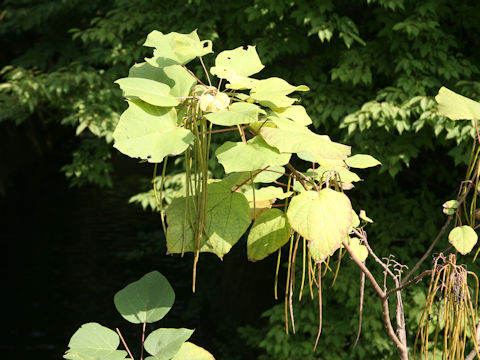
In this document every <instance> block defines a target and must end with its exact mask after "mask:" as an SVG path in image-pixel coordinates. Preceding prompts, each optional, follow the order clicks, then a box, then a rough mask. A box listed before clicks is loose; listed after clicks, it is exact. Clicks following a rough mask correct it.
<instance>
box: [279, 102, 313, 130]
mask: <svg viewBox="0 0 480 360" xmlns="http://www.w3.org/2000/svg"><path fill="white" fill-rule="evenodd" d="M272 110H274V111H275V112H276V113H277V114H279V115H282V116H285V117H286V118H287V119H290V120H293V121H295V122H297V123H299V124H301V125H305V126H306V125H310V124H311V123H312V119H310V116H308V114H307V111H306V110H305V108H304V107H303V106H302V105H292V106H289V107H286V108H274V109H272Z"/></svg>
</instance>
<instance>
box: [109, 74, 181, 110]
mask: <svg viewBox="0 0 480 360" xmlns="http://www.w3.org/2000/svg"><path fill="white" fill-rule="evenodd" d="M115 83H117V84H118V85H120V88H121V89H122V90H123V93H124V95H125V97H127V98H129V99H141V100H143V101H145V102H146V103H149V104H151V105H157V106H166V107H168V106H177V105H178V104H179V102H178V100H177V99H175V98H174V97H173V96H171V95H170V87H169V86H168V85H166V84H162V83H161V82H158V81H155V80H150V79H144V78H134V77H128V78H123V79H118V80H117V81H115Z"/></svg>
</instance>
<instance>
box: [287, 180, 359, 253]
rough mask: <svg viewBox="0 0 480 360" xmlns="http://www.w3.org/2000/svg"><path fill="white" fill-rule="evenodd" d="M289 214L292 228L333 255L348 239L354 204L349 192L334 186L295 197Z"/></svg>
mask: <svg viewBox="0 0 480 360" xmlns="http://www.w3.org/2000/svg"><path fill="white" fill-rule="evenodd" d="M287 216H288V220H289V222H290V224H291V226H292V228H293V229H294V230H295V231H296V232H297V233H299V234H300V235H301V236H303V237H305V238H306V239H307V240H311V243H310V246H311V247H314V248H316V249H317V250H318V251H319V252H321V253H322V254H324V256H329V255H332V254H333V253H334V252H335V251H336V250H337V249H338V248H339V247H340V245H341V243H342V241H343V240H345V239H346V236H347V233H348V231H349V230H350V228H351V225H352V206H351V204H350V200H349V199H348V197H347V196H346V195H345V194H343V193H340V192H336V191H334V190H332V189H327V188H326V189H322V190H320V191H319V192H316V191H305V192H303V193H301V194H299V195H297V196H294V197H293V198H292V200H291V201H290V205H289V207H288V210H287Z"/></svg>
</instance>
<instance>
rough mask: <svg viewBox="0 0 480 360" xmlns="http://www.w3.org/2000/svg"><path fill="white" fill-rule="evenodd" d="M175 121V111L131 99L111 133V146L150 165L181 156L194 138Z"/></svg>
mask: <svg viewBox="0 0 480 360" xmlns="http://www.w3.org/2000/svg"><path fill="white" fill-rule="evenodd" d="M176 121H177V115H176V111H175V109H174V108H159V107H156V106H152V105H149V104H147V103H144V102H142V101H138V100H131V101H129V102H128V109H127V110H126V111H125V112H124V113H123V114H122V116H121V117H120V121H119V123H118V125H117V127H116V128H115V131H114V133H113V138H114V140H115V144H114V146H115V147H116V148H117V149H118V150H119V151H120V152H122V153H124V154H125V155H128V156H130V157H134V158H137V157H138V158H140V159H143V160H147V161H149V162H153V163H155V162H161V161H162V160H163V158H164V157H165V156H167V155H170V154H172V155H178V154H181V153H182V152H184V151H185V149H186V148H187V147H188V145H189V144H191V143H192V142H193V139H194V136H193V134H192V133H191V132H190V130H187V129H185V128H182V127H177V126H176Z"/></svg>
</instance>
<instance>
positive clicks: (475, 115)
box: [435, 87, 480, 120]
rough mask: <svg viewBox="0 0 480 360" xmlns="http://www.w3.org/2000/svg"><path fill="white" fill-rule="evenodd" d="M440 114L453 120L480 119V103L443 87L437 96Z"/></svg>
mask: <svg viewBox="0 0 480 360" xmlns="http://www.w3.org/2000/svg"><path fill="white" fill-rule="evenodd" d="M435 100H437V102H438V113H439V114H440V115H443V116H446V117H448V118H450V119H452V120H472V119H480V103H478V102H476V101H473V100H472V99H469V98H467V97H465V96H462V95H459V94H457V93H456V92H454V91H452V90H450V89H447V88H446V87H441V88H440V90H439V91H438V95H437V96H435Z"/></svg>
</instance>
